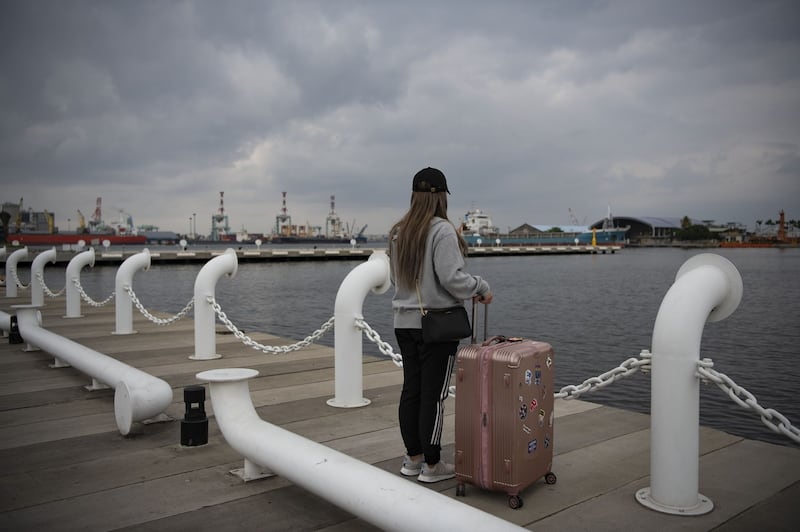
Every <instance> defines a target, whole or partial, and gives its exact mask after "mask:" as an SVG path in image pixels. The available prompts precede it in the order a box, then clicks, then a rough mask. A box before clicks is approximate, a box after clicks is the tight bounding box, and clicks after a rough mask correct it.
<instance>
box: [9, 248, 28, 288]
mask: <svg viewBox="0 0 800 532" xmlns="http://www.w3.org/2000/svg"><path fill="white" fill-rule="evenodd" d="M27 258H28V248H27V247H24V248H21V249H18V250H16V251H14V252H13V253H12V254H11V255H9V256H8V258H7V259H6V297H17V277H18V274H17V264H19V261H21V260H24V259H27Z"/></svg>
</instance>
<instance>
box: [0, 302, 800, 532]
mask: <svg viewBox="0 0 800 532" xmlns="http://www.w3.org/2000/svg"><path fill="white" fill-rule="evenodd" d="M24 293H25V292H24ZM28 303H30V299H29V297H28V295H27V293H25V297H20V298H2V299H0V310H3V311H5V312H8V313H13V309H12V308H11V305H13V304H28ZM46 303H47V306H46V307H44V308H43V309H42V313H43V326H44V327H45V328H47V329H48V330H51V331H53V332H55V333H58V334H61V335H63V336H65V337H68V338H71V339H73V340H74V341H76V342H79V343H81V344H83V345H86V346H88V347H90V348H92V349H95V350H97V351H99V352H101V353H105V354H107V355H109V356H112V357H114V358H117V359H119V360H121V361H123V362H125V363H127V364H130V365H132V366H134V367H136V368H139V369H141V370H143V371H145V372H147V373H150V374H152V375H155V376H157V377H159V378H161V379H164V380H166V381H167V382H168V383H169V384H170V385H171V386H172V388H173V393H174V397H173V402H172V404H171V405H170V407H169V408H168V409H167V412H166V413H167V414H168V416H170V417H171V418H173V421H164V422H159V423H153V424H136V425H135V426H134V429H133V431H132V433H131V434H130V435H129V436H127V437H123V436H121V435H120V434H119V432H118V430H117V428H116V425H115V422H114V412H113V400H114V393H113V391H112V390H100V391H92V392H90V391H87V390H85V389H84V388H83V386H84V385H87V384H89V383H90V382H91V379H90V378H89V377H87V376H85V375H83V374H81V373H79V372H78V371H77V370H75V369H74V368H59V369H53V368H50V367H49V366H48V365H49V364H50V363H51V362H52V356H50V355H49V354H47V353H45V352H42V351H33V352H26V351H23V348H24V346H25V344H10V343H9V342H8V339H6V338H4V339H2V341H1V342H0V365H1V367H2V371H1V372H0V379H2V386H1V387H0V464H2V469H0V494H1V495H0V529H2V530H45V529H46V530H125V529H129V530H267V531H277V530H297V531H303V530H325V531H349V530H357V531H366V530H374V527H372V526H371V525H369V524H367V523H364V522H363V521H361V520H359V519H356V518H354V517H353V516H351V515H349V514H347V513H346V512H343V511H342V510H340V509H338V508H336V507H333V506H331V505H330V504H329V503H327V502H325V501H323V500H321V499H319V498H318V497H316V496H314V495H313V494H310V493H309V492H307V491H305V490H303V489H301V488H299V487H297V486H295V485H292V484H291V483H290V482H288V481H287V480H285V479H282V478H279V477H272V478H267V479H262V480H257V481H252V482H248V483H244V482H242V481H241V480H240V479H239V478H238V477H236V476H234V475H232V474H230V473H229V471H230V470H232V469H235V468H241V467H242V464H243V459H242V457H241V456H239V455H238V454H237V453H236V452H235V451H233V450H232V449H231V448H230V447H229V446H228V445H227V443H226V442H225V440H224V439H223V437H222V435H221V434H220V432H219V430H218V428H217V425H216V423H215V420H214V417H213V405H212V402H211V400H210V398H208V397H207V400H206V405H205V407H206V411H207V412H208V414H209V417H210V427H209V442H208V444H207V445H203V446H198V447H182V446H181V445H180V419H182V417H183V414H184V403H183V389H184V387H186V386H189V385H197V384H202V383H200V382H199V381H197V379H196V378H195V375H196V374H197V373H199V372H201V371H204V370H207V369H212V368H223V367H245V368H253V369H257V370H258V371H259V372H260V375H259V376H258V377H257V378H256V379H254V380H252V381H250V391H251V396H252V398H253V402H254V404H255V406H256V408H257V411H258V413H259V415H260V416H261V418H262V419H264V420H266V421H269V422H271V423H274V424H276V425H279V426H281V427H283V428H285V429H287V430H290V431H292V432H295V433H297V434H300V435H302V436H304V437H307V438H310V439H312V440H314V441H317V442H321V443H323V444H325V445H328V446H330V447H332V448H334V449H337V450H339V451H341V452H344V453H346V454H348V455H350V456H353V457H355V458H357V459H359V460H363V461H365V462H368V463H370V464H373V465H375V466H376V467H380V468H382V469H385V470H388V471H390V472H393V473H396V472H397V471H398V470H399V468H400V462H401V457H402V454H403V447H402V444H401V441H400V435H399V431H398V428H397V414H396V411H397V402H398V398H399V393H400V383H401V381H402V372H401V370H400V369H398V368H397V367H396V366H395V365H394V364H393V363H392V362H391V361H388V360H384V359H378V358H373V357H366V358H365V360H364V364H363V370H364V395H365V396H366V397H367V398H369V399H370V400H371V401H372V402H371V404H370V405H369V406H367V407H364V408H355V409H335V408H332V407H329V406H328V405H327V404H326V400H327V399H329V398H331V397H332V396H333V391H334V382H333V379H334V372H333V364H334V357H333V349H331V348H329V347H324V346H318V345H316V346H311V347H310V348H307V349H304V350H302V351H299V352H295V353H290V354H286V355H266V354H262V353H260V352H258V351H255V350H253V349H251V348H248V347H246V346H244V345H243V344H241V343H240V342H239V341H238V340H237V339H236V338H234V337H233V336H232V335H230V334H224V333H225V332H227V331H224V330H223V329H221V328H218V332H219V333H220V334H218V335H217V337H216V341H217V352H218V353H220V354H222V355H223V358H220V359H216V360H205V361H195V360H190V359H189V358H188V357H189V355H191V354H193V352H194V338H193V326H194V323H193V320H191V319H190V318H189V319H184V320H182V321H179V322H176V323H174V324H172V325H169V326H166V327H163V326H157V325H154V324H152V323H151V322H149V321H147V320H145V319H144V318H143V317H142V316H141V315H139V314H138V313H135V314H134V329H136V330H137V331H138V333H137V334H133V335H112V334H111V331H113V330H114V310H113V305H110V306H108V307H104V308H99V309H98V308H93V307H88V306H86V305H84V306H83V308H82V312H83V314H84V317H83V318H79V319H64V318H63V317H62V316H63V314H64V313H65V304H64V299H63V298H56V299H49V298H48V299H47V300H46ZM366 318H367V320H369V317H368V316H367V317H366ZM310 332H311V331H298V332H297V337H298V338H300V337H303V336H305V335H307V334H308V333H310ZM379 332H380V333H381V334H382V335H383V336H384V339H387V340H390V341H391V337H392V335H391V331H379ZM248 334H249V335H250V336H251V337H253V338H254V339H256V340H258V341H259V342H261V343H263V344H273V345H282V344H286V343H292V342H293V340H287V339H283V338H278V337H275V336H272V335H269V334H266V333H253V332H251V331H248ZM329 334H332V333H329ZM365 341H366V340H365ZM589 376H590V375H587V376H586V377H589ZM633 378H646V377H643V376H640V375H639V376H635V377H633ZM612 389H613V385H612ZM586 399H587V400H589V401H590V400H591V396H590V395H589V396H587V397H586ZM731 408H732V409H734V408H737V407H736V406H735V405H734V404H733V403H731ZM453 412H454V404H453V403H449V404H448V405H447V413H448V417H447V423H446V426H445V430H444V438H445V441H444V443H445V450H444V456H445V457H452V452H453V446H452V442H453ZM795 421H796V420H795ZM758 422H759V421H758V419H757V418H756V417H755V416H753V415H751V414H750V413H746V414H743V415H742V423H758ZM700 436H701V445H700V452H701V457H700V493H702V494H703V495H705V496H707V497H709V498H710V499H711V500H712V501H713V502H714V505H715V508H714V510H713V511H712V512H711V513H709V514H706V515H703V516H698V517H681V516H673V515H666V514H661V513H657V512H654V511H651V510H648V509H646V508H644V507H643V506H641V505H640V504H638V503H637V502H636V501H635V500H634V494H635V493H636V491H637V490H638V489H640V488H643V487H646V486H648V485H649V470H650V464H649V460H650V454H649V444H650V430H649V417H648V416H646V415H643V414H639V413H633V412H628V411H624V410H619V409H615V408H610V407H604V406H599V405H596V404H593V403H591V402H586V401H578V400H571V401H566V400H558V401H556V421H555V432H554V450H555V457H554V465H553V472H554V473H555V474H556V475H557V477H558V482H557V483H556V484H554V485H547V484H545V483H544V481H543V480H542V481H539V482H537V483H536V484H534V485H532V486H531V487H529V488H528V489H526V490H525V491H524V492H523V493H522V494H521V496H522V498H523V499H524V506H523V507H522V508H520V509H518V510H512V509H510V508H509V507H508V503H507V497H506V496H505V495H504V494H500V493H488V492H480V491H479V490H478V489H476V488H473V487H469V486H468V487H467V496H466V497H464V498H458V500H459V501H461V502H463V503H465V504H469V505H472V506H475V507H478V508H481V509H483V510H485V511H488V512H490V513H492V514H494V515H497V516H499V517H502V518H503V519H506V520H509V521H511V522H514V523H517V524H519V525H521V526H523V527H526V528H528V529H531V530H540V531H543V530H554V531H555V530H559V531H565V530H569V531H573V530H609V531H610V530H615V531H616V530H652V531H661V530H682V531H683V530H689V531H692V530H697V531H707V530H718V531H734V530H736V531H738V530H787V531H788V530H795V529H796V524H797V523H798V522H800V507H798V505H797V500H798V497H800V448H798V446H797V445H795V444H789V445H787V446H778V445H772V444H768V443H763V442H758V441H752V440H745V439H742V438H740V437H736V436H732V435H729V434H726V433H723V432H720V431H717V430H713V429H708V428H701V431H700ZM674 437H675V438H680V437H682V435H675V436H674ZM788 442H789V440H788V438H787V443H788ZM408 482H415V480H408ZM455 486H456V483H455V481H454V480H451V481H445V482H441V483H438V484H434V485H430V486H429V488H430V489H435V490H438V491H440V492H442V493H444V494H445V495H447V496H449V497H453V498H455V491H456V489H455ZM374 488H375V489H380V486H375V487H374ZM409 511H412V510H411V509H410V510H409ZM456 528H457V527H456V526H455V524H454V527H453V529H456ZM458 528H461V529H463V530H470V528H469V523H460V524H459V526H458Z"/></svg>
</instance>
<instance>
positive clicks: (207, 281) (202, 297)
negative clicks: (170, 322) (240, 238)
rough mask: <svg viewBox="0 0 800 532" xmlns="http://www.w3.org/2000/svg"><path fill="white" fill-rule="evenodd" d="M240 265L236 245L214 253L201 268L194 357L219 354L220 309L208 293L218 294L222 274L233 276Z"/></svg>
mask: <svg viewBox="0 0 800 532" xmlns="http://www.w3.org/2000/svg"><path fill="white" fill-rule="evenodd" d="M238 268H239V261H238V259H237V258H236V251H234V250H233V249H232V248H228V249H226V250H225V253H223V254H222V255H219V256H217V257H214V258H213V259H211V260H210V261H208V262H207V263H206V264H205V266H203V267H202V268H201V269H200V272H199V273H198V274H197V278H196V279H195V282H194V355H192V356H190V357H189V358H191V359H192V360H213V359H215V358H220V357H221V356H222V355H220V354H217V337H216V332H217V331H216V313H215V312H214V308H213V307H212V306H211V303H209V302H208V297H209V296H211V297H214V295H215V293H216V292H215V290H216V286H217V281H219V279H220V278H222V276H224V275H227V276H228V277H233V276H234V275H236V271H237V270H238Z"/></svg>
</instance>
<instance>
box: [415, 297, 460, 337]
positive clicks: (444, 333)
mask: <svg viewBox="0 0 800 532" xmlns="http://www.w3.org/2000/svg"><path fill="white" fill-rule="evenodd" d="M417 300H418V301H419V311H420V313H421V314H422V341H423V342H425V343H433V342H457V341H459V340H461V339H462V338H466V337H468V336H471V335H472V325H470V322H469V316H468V315H467V309H465V308H464V306H463V305H461V306H457V307H448V308H431V309H425V308H423V307H422V297H420V293H419V282H417Z"/></svg>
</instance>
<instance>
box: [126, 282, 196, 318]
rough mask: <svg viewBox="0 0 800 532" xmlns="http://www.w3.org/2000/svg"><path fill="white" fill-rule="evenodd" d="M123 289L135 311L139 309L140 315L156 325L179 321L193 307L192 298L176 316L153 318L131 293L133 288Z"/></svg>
mask: <svg viewBox="0 0 800 532" xmlns="http://www.w3.org/2000/svg"><path fill="white" fill-rule="evenodd" d="M124 289H125V292H126V293H127V294H128V295H129V296H131V301H133V304H134V305H136V308H137V309H139V312H141V313H142V315H143V316H144V317H145V318H147V319H148V320H150V321H152V322H153V323H155V324H156V325H169V324H170V323H172V322H175V321H178V320H179V319H181V318H183V317H184V316H186V313H187V312H189V310H190V309H191V308H192V307H193V306H194V298H192V299H190V300H189V302H188V303H186V306H185V307H183V308H182V309H181V311H180V312H178V313H177V314H175V315H174V316H172V317H171V318H166V319H165V318H159V317H157V316H153V315H152V314H150V313H149V312H148V311H147V309H146V308H144V306H143V305H142V303H141V302H140V301H139V298H138V297H136V294H135V293H134V292H133V288H132V287H130V286H127V285H126V286H124Z"/></svg>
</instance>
